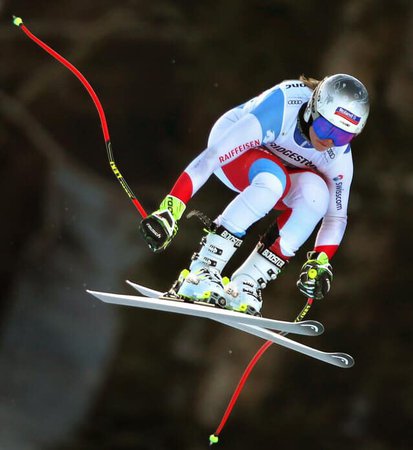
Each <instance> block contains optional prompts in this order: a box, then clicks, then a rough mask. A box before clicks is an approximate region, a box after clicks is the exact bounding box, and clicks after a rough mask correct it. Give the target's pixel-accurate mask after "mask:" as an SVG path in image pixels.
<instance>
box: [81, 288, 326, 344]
mask: <svg viewBox="0 0 413 450" xmlns="http://www.w3.org/2000/svg"><path fill="white" fill-rule="evenodd" d="M87 292H88V293H89V294H92V295H93V296H95V297H96V298H98V299H99V300H101V301H103V302H106V303H113V304H116V305H124V306H133V307H137V308H145V309H154V310H158V311H167V312H173V313H177V314H186V315H190V316H197V317H204V318H207V319H212V320H215V321H218V322H223V321H225V324H226V325H231V324H232V323H235V324H238V323H242V324H245V325H255V326H257V327H263V328H270V329H272V330H277V331H282V332H285V333H294V334H301V335H305V336H318V335H320V334H321V333H322V332H323V331H324V327H323V325H322V324H321V323H319V322H316V321H314V320H306V321H303V322H285V321H281V320H274V319H265V318H262V317H256V316H249V315H247V314H243V313H238V312H234V311H228V310H226V309H220V308H216V307H214V306H213V305H211V306H208V305H201V304H193V303H187V302H184V301H182V300H179V299H176V300H171V299H168V298H152V297H140V296H134V295H121V294H111V293H108V292H96V291H89V290H88V291H87Z"/></svg>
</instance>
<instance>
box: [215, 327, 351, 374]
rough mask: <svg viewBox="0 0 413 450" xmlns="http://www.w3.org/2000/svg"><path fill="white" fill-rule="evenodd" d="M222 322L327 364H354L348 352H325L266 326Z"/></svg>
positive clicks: (344, 367) (347, 367)
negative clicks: (267, 328)
mask: <svg viewBox="0 0 413 450" xmlns="http://www.w3.org/2000/svg"><path fill="white" fill-rule="evenodd" d="M221 323H223V324H226V325H229V326H231V327H233V328H236V329H238V330H241V331H245V332H247V333H250V334H253V335H255V336H258V337H260V338H262V339H266V340H267V341H272V342H274V343H275V344H278V345H281V346H282V347H286V348H289V349H290V350H294V351H296V352H298V353H302V354H303V355H307V356H309V357H311V358H314V359H318V360H319V361H323V362H325V363H327V364H332V365H333V366H336V367H340V368H342V369H349V368H350V367H353V366H354V359H353V357H352V356H350V355H348V354H347V353H341V352H333V353H327V352H323V351H321V350H317V349H315V348H313V347H309V346H307V345H303V344H300V343H299V342H297V341H293V340H292V339H289V338H287V337H285V336H282V335H280V334H277V333H274V332H272V331H270V330H266V329H265V328H261V327H257V326H255V325H246V324H243V323H236V322H228V323H227V322H226V321H225V319H222V320H221Z"/></svg>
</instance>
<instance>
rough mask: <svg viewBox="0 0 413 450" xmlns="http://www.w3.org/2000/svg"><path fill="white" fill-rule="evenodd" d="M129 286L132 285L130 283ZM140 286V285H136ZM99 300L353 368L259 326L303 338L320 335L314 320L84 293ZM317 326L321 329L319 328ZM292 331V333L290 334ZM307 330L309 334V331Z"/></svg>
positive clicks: (337, 356)
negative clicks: (197, 321) (209, 323)
mask: <svg viewBox="0 0 413 450" xmlns="http://www.w3.org/2000/svg"><path fill="white" fill-rule="evenodd" d="M129 284H131V283H129ZM137 286H139V285H137ZM144 289H146V292H147V293H148V292H149V291H152V292H151V295H155V293H156V294H157V293H158V291H154V290H150V289H149V290H148V288H144ZM87 292H88V293H90V294H91V295H93V296H94V297H96V298H98V299H99V300H101V301H103V302H106V303H112V304H117V305H125V306H133V307H140V308H146V309H154V310H160V311H169V312H174V313H178V314H187V315H193V316H198V317H204V318H208V319H212V320H215V321H217V322H220V323H222V324H224V325H228V326H230V327H233V328H236V329H238V330H241V331H244V332H247V333H249V334H252V335H255V336H258V337H260V338H262V339H266V340H268V341H271V342H274V343H276V344H278V345H281V346H283V347H286V348H289V349H291V350H294V351H296V352H299V353H302V354H304V355H307V356H309V357H311V358H314V359H318V360H320V361H322V362H325V363H327V364H332V365H334V366H337V367H340V368H350V367H352V366H353V365H354V359H353V358H352V357H351V356H350V355H348V354H346V353H341V352H334V353H327V352H323V351H321V350H317V349H315V348H312V347H308V346H306V345H303V344H301V343H299V342H296V341H294V340H292V339H289V338H287V337H285V336H282V335H280V334H278V333H274V332H273V331H271V330H270V329H267V328H269V327H268V326H266V327H264V326H262V324H263V323H266V324H267V325H270V326H271V327H272V329H277V330H278V331H282V332H287V333H289V332H294V333H297V334H306V335H313V336H314V335H317V334H321V333H320V330H324V327H322V325H321V324H320V323H319V322H315V321H305V322H283V321H277V320H274V319H265V318H261V317H255V316H248V315H245V314H242V313H237V312H233V311H227V310H222V309H218V308H215V307H211V306H204V305H194V304H192V303H186V302H183V301H177V300H170V299H160V298H151V297H140V296H133V295H121V294H111V293H107V292H97V291H89V290H88V291H87ZM306 322H308V323H307V325H308V326H307V327H306V326H304V327H300V326H299V325H302V324H304V325H306ZM320 326H321V327H322V328H320ZM280 328H281V329H280ZM289 330H293V331H289ZM309 330H310V332H309Z"/></svg>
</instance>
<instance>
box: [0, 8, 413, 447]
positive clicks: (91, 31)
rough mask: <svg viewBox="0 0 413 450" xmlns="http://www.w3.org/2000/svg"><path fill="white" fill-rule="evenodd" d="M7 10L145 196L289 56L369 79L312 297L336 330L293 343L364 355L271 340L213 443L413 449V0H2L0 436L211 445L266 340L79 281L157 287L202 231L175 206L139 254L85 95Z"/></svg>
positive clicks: (295, 299)
mask: <svg viewBox="0 0 413 450" xmlns="http://www.w3.org/2000/svg"><path fill="white" fill-rule="evenodd" d="M12 14H16V15H19V16H21V17H22V18H23V19H24V21H25V23H26V25H27V26H28V27H29V29H31V31H32V32H33V33H35V34H37V35H38V36H39V37H40V38H42V39H44V40H45V41H46V42H47V43H48V44H49V45H51V46H52V47H53V48H55V49H56V50H57V51H59V52H61V53H62V54H63V55H64V56H65V57H67V58H68V59H69V60H70V61H71V62H72V63H73V64H75V65H76V66H77V67H78V68H79V69H80V70H81V71H82V72H83V73H84V75H85V76H86V77H87V78H88V80H89V81H90V82H91V84H92V85H93V87H94V89H95V90H96V92H97V93H98V94H99V96H100V99H101V101H102V103H103V105H104V107H105V111H106V114H107V119H108V123H109V129H110V133H111V138H112V143H113V147H114V154H115V158H116V160H117V164H118V166H119V169H120V170H121V172H122V174H123V175H124V176H125V178H126V180H127V181H128V183H129V184H130V185H131V187H132V189H133V190H134V192H135V193H136V195H137V197H138V198H139V199H140V201H141V202H142V203H143V205H144V207H145V208H146V209H147V210H148V211H150V210H153V209H154V208H156V207H157V205H158V203H159V201H160V200H161V199H162V198H163V196H164V195H165V194H166V193H167V192H168V190H169V189H170V187H171V186H172V184H173V182H174V181H175V179H176V177H177V176H178V174H179V173H180V172H181V170H182V169H183V168H184V167H185V166H186V164H187V163H188V162H189V161H190V160H191V159H192V158H193V157H194V156H195V155H197V154H198V153H199V152H200V151H201V150H202V149H203V148H204V146H205V143H206V139H207V135H208V131H209V129H210V127H211V125H212V124H213V122H214V120H216V118H218V116H219V115H220V114H222V113H223V112H224V111H225V110H226V109H228V108H230V107H232V106H233V105H235V104H239V103H241V102H243V101H244V100H246V99H248V98H250V97H252V96H255V95H256V94H258V93H259V92H261V91H262V90H264V89H267V88H268V87H270V86H272V85H274V84H275V83H277V82H279V81H281V80H283V79H288V78H295V77H297V76H298V75H300V74H301V73H305V74H306V75H308V76H313V77H315V78H321V77H323V76H324V75H326V74H331V73H335V72H347V73H351V74H353V75H355V76H356V77H359V78H360V79H361V80H362V81H363V82H364V83H365V84H366V86H367V87H368V89H369V91H370V94H371V103H372V112H371V116H370V119H369V122H368V124H367V127H366V129H365V132H364V133H363V134H362V135H361V136H360V138H358V139H357V140H356V141H355V142H354V145H353V153H354V160H355V166H356V169H355V179H354V183H353V192H352V198H351V204H350V217H349V226H348V231H347V233H346V236H345V240H344V242H343V245H342V247H341V249H340V251H339V252H338V254H337V256H336V257H335V259H334V261H333V265H334V269H335V280H334V284H333V289H332V292H331V295H329V297H328V298H327V299H326V300H325V301H323V302H322V303H320V304H318V305H316V306H315V307H314V308H313V310H312V312H311V314H310V316H311V318H314V319H317V320H320V321H322V322H323V323H324V324H325V326H326V332H325V334H324V335H323V336H321V337H319V338H307V339H305V338H304V339H303V338H301V339H299V340H300V341H301V342H304V343H306V344H308V345H314V346H316V347H318V348H320V349H323V350H325V351H345V352H348V353H350V354H352V355H353V356H354V357H355V358H356V366H355V367H354V368H353V369H351V370H348V371H347V370H340V369H337V368H335V367H330V366H328V365H326V364H323V363H321V362H318V361H313V360H311V359H309V358H306V357H304V356H302V355H299V354H296V353H293V352H290V351H288V350H285V349H282V348H280V347H276V346H273V347H271V349H269V350H268V352H267V353H266V355H265V357H264V358H263V359H262V361H260V363H259V364H258V366H257V367H256V369H255V371H254V372H253V373H252V375H251V377H250V379H249V381H248V383H247V385H246V387H245V389H244V392H243V394H242V396H241V398H240V399H239V402H238V404H237V406H236V408H235V410H234V412H233V415H232V416H231V418H230V420H229V422H228V424H227V427H226V428H225V430H224V433H223V435H222V438H221V442H220V444H218V447H217V448H219V447H221V448H225V449H227V450H232V449H237V450H238V449H250V448H255V449H263V448H279V449H284V450H289V449H292V450H295V449H304V448H305V449H311V450H312V449H317V450H320V449H322V450H324V449H326V450H332V449H334V450H342V449H349V448H352V449H361V450H365V449H366V450H388V449H389V450H390V449H391V450H392V449H410V448H413V432H412V421H413V406H412V405H413V384H412V375H413V371H412V368H413V363H412V360H413V357H412V347H411V342H412V320H413V313H412V306H411V290H410V288H411V281H412V280H411V273H412V265H411V256H410V255H411V254H412V238H411V235H412V224H413V217H412V213H411V211H412V196H413V168H412V167H413V166H412V159H413V158H412V150H411V145H412V142H413V133H412V119H413V113H412V110H413V95H412V92H413V84H412V81H413V50H412V45H411V43H412V37H413V27H412V24H413V3H412V2H411V1H408V0H395V1H393V2H389V1H384V0H383V1H382V0H350V1H346V2H344V1H338V2H330V1H327V0H313V1H311V2H305V1H292V0H290V1H289V0H279V1H276V0H272V1H270V0H243V1H241V0H220V1H212V0H207V1H199V2H189V1H182V0H179V1H163V0H154V1H150V2H147V1H143V0H142V1H141V0H124V1H122V0H121V1H113V0H112V1H109V0H99V1H98V0H89V1H87V2H86V1H78V0H72V1H70V2H59V1H50V0H36V1H29V0H21V1H17V0H16V1H12V0H10V1H8V0H0V45H1V53H0V58H1V64H0V83H1V84H0V115H1V116H0V117H1V119H0V148H1V157H2V161H3V162H2V165H1V177H0V182H1V188H2V189H1V192H2V205H3V220H2V221H1V235H2V240H1V254H2V259H1V261H2V263H1V282H2V294H3V295H2V299H1V304H0V306H1V308H0V312H1V316H0V326H1V328H0V332H1V334H0V448H1V450H40V449H41V450H97V449H99V450H112V449H115V450H131V449H136V450H159V449H181V450H183V449H185V450H186V449H188V450H199V449H203V448H206V447H207V445H208V435H209V434H210V433H212V432H213V431H215V428H216V426H217V425H218V423H219V421H220V419H221V416H222V414H223V412H224V410H225V407H226V405H227V402H228V401H229V398H230V395H231V394H232V391H233V389H234V388H235V386H236V384H237V382H238V380H239V377H240V376H241V373H242V371H243V369H244V368H245V366H246V365H247V363H248V361H249V360H250V358H251V357H252V355H253V354H254V352H255V351H256V350H257V349H258V347H259V346H260V345H261V344H262V341H260V340H258V339H257V338H254V337H251V336H248V335H246V334H243V333H241V332H238V331H235V330H232V329H228V328H225V327H223V326H220V325H218V324H214V323H212V322H211V323H210V322H208V321H205V320H202V319H194V318H187V317H180V316H174V315H168V314H162V313H156V312H151V311H144V310H138V309H136V310H135V309H132V308H122V307H116V306H109V305H105V304H101V303H99V302H98V301H97V300H94V299H93V298H91V297H90V296H88V295H87V294H86V293H85V289H87V288H90V289H96V290H108V291H113V292H123V293H130V294H131V293H132V292H131V289H130V288H129V287H128V286H126V285H125V283H124V280H125V279H127V278H129V279H132V280H134V281H136V282H138V283H139V282H140V283H142V284H146V285H148V286H150V287H153V288H157V289H167V288H168V287H169V285H170V283H171V282H172V281H173V280H174V278H175V277H176V275H177V273H178V272H179V271H180V270H181V269H182V268H183V267H185V265H187V262H188V259H189V257H190V255H191V254H192V252H193V251H194V250H195V249H196V248H197V242H198V240H199V237H200V236H201V234H202V230H201V226H200V225H199V224H198V223H196V221H187V220H183V221H182V222H181V226H180V233H179V235H178V236H177V238H176V239H175V241H174V243H173V245H172V246H171V247H170V248H168V250H167V251H166V252H164V253H163V254H159V255H154V254H151V253H150V252H149V250H148V249H147V248H146V246H145V245H144V242H143V241H142V239H141V238H140V236H139V234H138V231H137V229H138V223H139V216H138V215H137V213H136V212H135V209H134V207H133V205H132V204H131V203H130V201H129V199H128V198H127V196H126V195H125V194H124V192H123V191H122V189H121V187H120V186H119V185H118V183H117V181H116V179H115V178H114V176H113V174H112V172H111V170H110V168H109V165H108V162H107V158H106V152H105V148H104V143H103V139H102V135H101V131H100V123H99V120H98V116H97V113H96V111H95V109H94V106H93V103H92V101H91V100H90V98H89V97H88V95H87V93H86V91H85V90H84V88H83V87H82V86H81V84H80V83H79V82H78V80H76V79H75V78H74V76H73V75H72V74H71V73H70V72H68V71H67V69H65V68H64V67H62V66H61V65H59V64H58V63H57V62H56V61H54V60H53V59H52V58H51V57H50V56H49V55H47V54H46V53H45V52H43V51H42V50H41V49H40V48H38V47H37V46H36V45H35V44H34V43H32V42H31V41H30V40H29V39H28V38H27V37H26V36H25V35H24V34H23V33H22V32H21V31H19V30H18V29H17V28H16V27H14V26H13V25H12V24H11V15H12ZM231 198H232V194H231V193H230V192H228V191H227V190H225V188H224V187H223V186H221V185H220V184H219V183H218V181H216V180H214V179H211V180H210V181H209V182H208V183H207V184H206V185H205V187H204V188H203V190H202V191H201V192H200V193H199V195H197V196H196V197H195V198H194V199H193V201H192V202H191V203H190V208H189V209H191V208H198V209H201V210H203V211H204V212H205V213H207V214H209V215H211V216H212V217H215V216H216V215H217V214H218V213H219V212H220V211H221V210H222V209H223V207H224V206H225V205H226V203H227V202H228V201H229V200H230V199H231ZM272 218H274V216H272ZM264 222H265V221H264ZM264 222H263V223H261V224H258V225H256V226H255V227H253V229H252V231H251V236H250V237H249V238H248V239H249V240H248V243H247V244H246V245H244V248H243V249H242V250H241V251H240V254H239V255H237V257H236V258H235V261H233V262H231V265H230V267H229V268H228V272H230V270H231V269H233V268H234V267H235V266H236V265H237V264H239V263H240V262H241V261H242V257H243V255H246V254H247V253H248V252H249V251H250V249H251V247H252V246H253V245H254V243H255V241H256V239H257V236H258V234H259V233H261V232H262V231H263V230H264V229H265V227H266V225H267V224H268V223H267V224H266V223H264ZM311 245H312V242H311V241H309V242H308V243H307V245H306V246H305V248H304V247H303V248H302V249H301V250H300V252H299V254H298V255H297V258H296V259H295V261H293V262H292V263H291V264H290V267H289V270H288V271H287V273H286V274H284V275H283V277H282V278H281V279H280V280H279V281H278V282H276V283H274V284H273V285H271V286H270V287H269V288H268V289H267V290H266V291H265V293H264V294H265V306H264V312H265V315H267V316H272V317H276V318H279V319H283V320H290V319H292V318H294V317H295V315H296V314H297V312H298V311H299V309H300V308H301V307H302V305H303V301H304V298H302V297H301V296H300V294H299V293H298V292H297V291H296V288H295V279H296V277H297V273H298V270H299V267H300V266H301V264H302V262H303V260H304V258H305V252H306V251H307V250H309V249H311Z"/></svg>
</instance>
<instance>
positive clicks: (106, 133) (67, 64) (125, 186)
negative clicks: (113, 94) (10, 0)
mask: <svg viewBox="0 0 413 450" xmlns="http://www.w3.org/2000/svg"><path fill="white" fill-rule="evenodd" d="M13 24H14V25H16V26H17V27H19V28H20V29H21V30H22V31H23V32H24V33H25V34H26V35H27V36H28V37H29V38H30V39H31V40H32V41H33V42H35V43H36V44H37V45H38V46H39V47H41V48H42V49H43V50H44V51H46V52H47V53H49V54H50V55H51V56H53V58H55V59H56V60H57V61H59V62H60V63H61V64H63V65H64V66H65V67H66V68H67V69H69V70H70V71H71V72H72V73H73V74H74V75H75V76H76V77H77V78H78V79H79V81H80V82H81V83H82V84H83V86H84V87H85V88H86V90H87V92H88V93H89V95H90V96H91V98H92V100H93V103H94V104H95V106H96V109H97V111H98V113H99V119H100V123H101V126H102V132H103V138H104V140H105V145H106V151H107V154H108V158H109V164H110V167H111V169H112V171H113V173H114V174H115V176H116V178H117V179H118V181H119V183H120V184H121V186H122V187H123V190H124V191H125V192H126V194H127V195H128V197H129V198H130V199H131V201H132V203H133V204H134V205H135V207H136V209H137V210H138V211H139V214H140V215H141V216H142V218H145V217H146V216H147V214H146V212H145V210H144V209H143V207H142V205H141V204H140V202H139V201H138V199H137V198H136V196H135V194H134V193H133V191H132V189H131V188H130V187H129V185H128V183H127V182H126V180H125V178H123V176H122V174H121V173H120V172H119V169H118V168H117V166H116V163H115V160H114V157H113V151H112V144H111V142H110V136H109V129H108V124H107V122H106V116H105V111H104V110H103V106H102V104H101V102H100V100H99V97H98V96H97V95H96V92H95V91H94V90H93V88H92V86H91V85H90V83H89V82H88V81H87V79H86V78H85V77H84V76H83V75H82V73H81V72H79V70H78V69H76V67H75V66H74V65H73V64H71V63H70V62H69V61H68V60H67V59H65V58H63V56H61V55H59V53H57V52H56V51H55V50H53V49H52V48H50V47H49V46H48V45H47V44H45V43H44V42H43V41H41V40H40V39H39V38H38V37H36V36H35V35H34V34H33V33H31V32H30V30H29V29H28V28H27V27H26V25H24V23H23V20H22V19H21V18H20V17H16V16H13Z"/></svg>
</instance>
